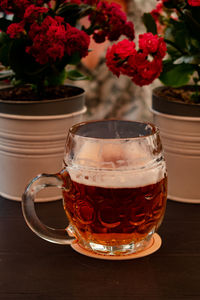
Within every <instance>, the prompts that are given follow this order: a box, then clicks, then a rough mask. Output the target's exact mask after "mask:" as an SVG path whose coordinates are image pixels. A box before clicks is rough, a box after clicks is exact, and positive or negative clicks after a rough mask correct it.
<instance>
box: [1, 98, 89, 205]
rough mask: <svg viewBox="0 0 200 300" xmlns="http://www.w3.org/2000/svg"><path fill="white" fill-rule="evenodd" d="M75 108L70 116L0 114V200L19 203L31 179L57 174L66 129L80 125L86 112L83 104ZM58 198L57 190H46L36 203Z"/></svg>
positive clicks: (61, 158)
mask: <svg viewBox="0 0 200 300" xmlns="http://www.w3.org/2000/svg"><path fill="white" fill-rule="evenodd" d="M69 105H70V103H69ZM71 106H73V104H71ZM79 106H80V107H79V109H77V107H76V108H75V109H74V110H75V111H74V112H71V113H66V114H56V115H39V116H38V115H33V116H32V115H16V114H13V113H12V114H8V113H2V112H0V128H1V130H0V195H1V196H3V197H5V198H7V199H10V200H18V201H20V200H21V196H22V193H23V192H24V190H25V187H26V185H27V183H28V182H29V181H30V180H31V179H33V177H35V176H36V175H38V174H40V173H49V174H51V173H56V172H58V171H60V170H61V168H62V162H63V154H64V146H65V140H66V137H67V132H68V129H69V128H70V127H71V126H72V125H73V124H75V123H78V122H81V121H82V120H83V115H84V113H85V112H86V108H85V106H84V102H82V104H81V105H79ZM40 113H41V112H40ZM60 198H61V192H60V191H59V189H52V188H50V189H45V191H43V192H41V193H39V197H38V198H37V199H36V201H52V200H56V199H60Z"/></svg>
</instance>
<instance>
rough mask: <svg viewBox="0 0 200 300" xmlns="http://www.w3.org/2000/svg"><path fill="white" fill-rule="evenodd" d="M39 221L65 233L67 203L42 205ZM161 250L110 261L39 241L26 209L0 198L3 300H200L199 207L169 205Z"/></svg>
mask: <svg viewBox="0 0 200 300" xmlns="http://www.w3.org/2000/svg"><path fill="white" fill-rule="evenodd" d="M36 209H37V212H38V214H39V216H40V218H41V219H42V220H43V221H44V222H45V223H46V224H47V225H49V226H54V227H61V226H62V227H63V226H65V225H66V224H67V223H66V218H65V215H64V212H63V210H62V202H61V201H55V202H49V203H37V204H36ZM159 235H160V236H161V238H162V246H161V248H160V249H159V250H158V251H157V252H155V253H154V254H151V255H149V256H146V257H143V258H139V259H133V260H125V261H110V260H109V261H108V260H98V259H94V258H89V257H86V256H83V255H81V254H79V253H77V252H75V251H74V250H73V249H72V248H71V247H70V246H62V245H57V244H52V243H49V242H47V241H44V240H42V239H40V238H39V237H38V236H36V235H35V234H34V233H33V232H32V231H31V230H30V229H29V228H28V227H27V225H26V223H25V221H24V219H23V216H22V212H21V204H20V203H19V202H14V201H10V200H6V199H3V198H1V197H0V299H2V300H7V299H14V300H25V299H26V300H36V299H37V300H45V299H48V300H57V299H58V300H68V299H69V300H78V299H87V300H112V299H115V300H129V299H131V300H143V299H148V300H154V299H155V300H158V299H162V300H169V299H173V300H177V299H180V300H184V299H189V300H190V299H200V206H199V205H197V204H196V205H195V204H183V203H178V202H173V201H168V204H167V209H166V214H165V218H164V221H163V223H162V225H161V227H160V229H159Z"/></svg>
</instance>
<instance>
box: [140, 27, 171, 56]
mask: <svg viewBox="0 0 200 300" xmlns="http://www.w3.org/2000/svg"><path fill="white" fill-rule="evenodd" d="M139 47H140V49H141V50H142V51H143V52H144V53H146V54H152V55H156V56H157V57H158V58H163V57H164V56H165V54H166V51H167V47H166V44H165V42H164V39H163V38H160V37H158V36H157V35H153V34H152V33H151V32H149V33H144V34H141V35H139Z"/></svg>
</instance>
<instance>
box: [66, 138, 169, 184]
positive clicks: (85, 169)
mask: <svg viewBox="0 0 200 300" xmlns="http://www.w3.org/2000/svg"><path fill="white" fill-rule="evenodd" d="M79 147H80V148H79V149H80V150H79V151H76V153H77V154H76V156H75V157H74V158H73V164H72V165H73V166H71V167H70V164H68V166H69V167H68V171H69V174H70V177H71V179H72V180H73V181H75V182H78V183H81V184H86V185H89V186H99V187H105V188H136V187H142V186H146V185H149V184H155V183H157V182H159V181H160V180H161V179H163V178H164V176H165V164H164V162H162V161H161V162H160V163H156V166H155V165H153V164H152V161H154V160H155V158H154V157H153V154H152V153H151V152H150V151H149V149H148V144H147V145H144V144H139V143H138V142H137V143H133V142H131V143H129V142H125V141H123V142H122V143H113V142H112V143H111V142H102V143H98V144H97V143H94V142H92V141H87V142H86V143H84V144H83V145H82V146H80V145H79ZM66 160H67V159H66Z"/></svg>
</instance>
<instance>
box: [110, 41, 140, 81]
mask: <svg viewBox="0 0 200 300" xmlns="http://www.w3.org/2000/svg"><path fill="white" fill-rule="evenodd" d="M135 52H136V49H135V43H134V42H132V41H129V40H126V39H125V40H123V41H121V42H119V43H117V44H114V45H112V47H110V48H108V51H107V54H106V64H107V66H108V68H109V69H110V70H111V71H112V72H113V73H114V74H115V75H117V76H118V77H119V76H120V74H121V73H122V74H126V68H127V66H126V65H127V61H128V59H129V57H130V56H132V55H134V53H135Z"/></svg>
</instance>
